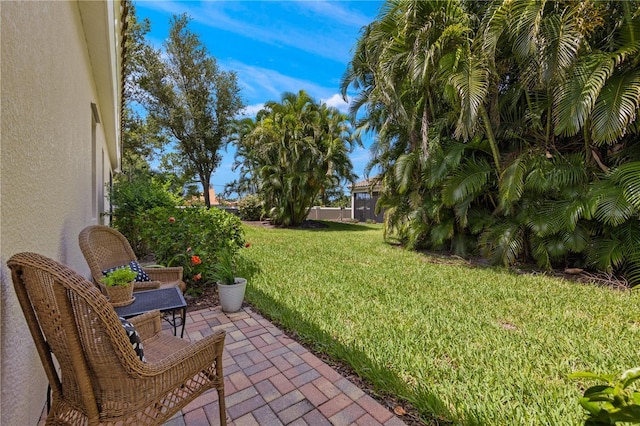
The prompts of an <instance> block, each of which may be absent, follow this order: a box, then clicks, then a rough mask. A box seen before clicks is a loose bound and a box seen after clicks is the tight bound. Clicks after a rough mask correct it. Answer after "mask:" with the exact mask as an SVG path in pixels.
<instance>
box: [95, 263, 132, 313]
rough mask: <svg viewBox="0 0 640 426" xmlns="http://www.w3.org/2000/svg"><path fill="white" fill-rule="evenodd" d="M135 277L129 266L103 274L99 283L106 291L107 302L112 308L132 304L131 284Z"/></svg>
mask: <svg viewBox="0 0 640 426" xmlns="http://www.w3.org/2000/svg"><path fill="white" fill-rule="evenodd" d="M137 275H138V273H137V272H135V271H132V270H131V268H130V267H129V266H125V267H124V268H117V269H114V270H113V271H110V272H107V273H106V274H105V276H104V277H103V278H102V280H101V281H102V284H104V286H105V288H106V289H107V294H108V295H109V302H111V304H112V305H113V306H125V305H128V304H130V303H133V301H134V300H135V297H133V283H134V280H135V279H136V276H137Z"/></svg>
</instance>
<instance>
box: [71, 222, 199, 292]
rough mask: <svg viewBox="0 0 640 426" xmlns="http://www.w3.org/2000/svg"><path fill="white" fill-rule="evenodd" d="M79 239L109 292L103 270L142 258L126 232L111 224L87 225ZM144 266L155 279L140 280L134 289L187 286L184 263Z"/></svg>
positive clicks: (93, 273)
mask: <svg viewBox="0 0 640 426" xmlns="http://www.w3.org/2000/svg"><path fill="white" fill-rule="evenodd" d="M78 241H79V243H80V250H82V254H83V255H84V258H85V259H86V261H87V263H88V264H89V269H90V270H91V276H92V277H93V282H94V283H95V284H96V285H97V286H99V287H100V289H101V290H102V292H103V293H105V290H104V286H103V285H102V283H100V280H101V279H102V277H103V274H102V271H105V270H107V269H109V268H113V267H116V266H122V265H126V264H128V263H129V262H131V261H136V262H137V261H138V259H137V258H136V255H135V254H134V253H133V249H132V248H131V245H130V244H129V241H127V239H126V238H125V236H124V235H122V234H121V233H120V232H118V231H117V230H115V229H113V228H110V227H108V226H102V225H93V226H87V227H86V228H84V229H83V230H82V231H81V232H80V235H79V237H78ZM143 269H144V271H145V272H146V273H147V275H149V277H150V278H151V280H152V281H146V282H137V283H136V284H135V286H134V291H140V290H152V289H156V288H161V287H180V290H182V291H184V290H185V289H186V285H185V283H184V281H182V267H173V268H157V267H153V268H143Z"/></svg>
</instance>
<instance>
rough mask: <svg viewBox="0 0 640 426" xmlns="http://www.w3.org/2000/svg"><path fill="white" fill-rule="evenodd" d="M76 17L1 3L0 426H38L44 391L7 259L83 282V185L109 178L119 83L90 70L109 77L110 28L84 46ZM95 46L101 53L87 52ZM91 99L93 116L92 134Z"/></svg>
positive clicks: (101, 11) (53, 4)
mask: <svg viewBox="0 0 640 426" xmlns="http://www.w3.org/2000/svg"><path fill="white" fill-rule="evenodd" d="M87 3H92V5H91V6H90V7H93V8H95V9H93V10H92V11H91V15H92V16H91V17H90V19H95V20H97V21H99V22H102V23H103V25H106V26H107V27H108V26H109V25H111V26H113V25H114V22H115V21H114V15H115V16H117V14H115V13H114V12H115V11H116V9H115V8H114V4H113V3H112V2H110V3H107V2H87ZM94 12H95V13H94ZM83 14H84V15H86V14H87V13H86V11H85V10H83V9H82V7H81V6H80V5H79V4H78V3H77V2H75V1H49V2H46V1H15V2H6V1H2V2H0V16H1V22H0V28H1V34H0V40H1V50H0V52H1V58H0V59H1V60H0V62H1V68H0V72H1V73H0V85H1V90H0V91H1V109H0V120H1V128H0V154H1V156H0V268H1V269H0V290H1V301H0V332H1V338H0V354H1V357H0V358H1V372H0V381H1V382H0V385H1V389H2V394H1V396H2V397H1V403H0V404H1V405H0V424H2V425H5V424H6V425H35V424H37V421H38V419H39V416H40V413H41V411H42V408H43V405H44V402H45V396H46V388H47V381H46V377H45V375H44V370H43V368H42V364H41V362H40V359H39V357H38V355H37V352H36V350H35V346H34V345H33V341H32V338H31V335H30V334H29V331H28V328H27V326H26V323H25V321H24V317H23V314H22V311H21V310H20V307H19V305H18V302H17V299H16V297H15V292H14V290H13V284H12V281H11V275H10V271H9V269H8V268H7V266H6V261H7V260H8V258H9V257H10V256H11V255H13V254H14V253H18V252H21V251H34V252H37V253H40V254H43V255H45V256H48V257H51V258H53V259H55V260H57V261H59V262H61V263H63V264H66V265H68V266H70V267H71V268H73V269H74V270H76V271H77V272H79V273H81V274H82V275H84V276H87V277H88V276H89V270H88V267H87V265H86V263H85V261H84V258H83V257H82V254H81V252H80V249H79V246H78V233H79V232H80V230H81V229H82V228H84V227H85V226H87V225H90V224H95V223H98V221H99V220H100V217H99V214H96V213H99V212H95V210H94V208H93V206H94V205H95V204H96V203H97V202H98V200H97V198H98V196H97V194H100V193H101V188H96V187H93V188H92V186H93V185H94V182H95V185H99V184H100V182H105V183H106V182H109V173H110V171H111V166H112V165H113V164H117V161H118V158H117V156H114V153H117V152H118V148H117V143H116V141H117V134H118V129H117V123H116V120H117V112H118V107H117V105H118V104H117V103H115V102H114V101H118V99H113V97H110V96H111V95H113V94H115V96H116V97H117V93H119V87H117V82H114V81H112V82H108V83H107V84H112V85H113V87H107V88H105V87H104V85H105V80H102V81H97V80H96V73H95V71H94V70H95V67H96V64H102V65H101V66H104V67H108V68H110V74H108V75H107V78H112V77H113V76H114V75H115V74H114V73H115V72H116V71H117V66H119V64H118V63H115V62H117V61H114V60H113V59H114V55H115V53H117V49H115V48H113V46H115V43H114V40H113V38H114V31H115V30H114V29H113V28H111V30H112V33H111V34H108V33H107V34H98V36H99V37H96V38H95V39H94V40H93V41H89V42H88V41H87V40H90V39H91V37H87V31H92V30H91V28H87V22H86V21H87V18H88V17H87V16H83ZM100 15H104V16H100ZM83 18H84V20H83ZM83 21H84V25H83ZM92 43H93V44H92ZM99 44H103V48H102V49H98V50H97V51H96V49H95V48H96V46H97V45H99ZM105 46H106V47H105ZM109 47H112V48H113V49H112V50H114V51H115V52H109V49H108V48H109ZM96 52H97V53H96ZM105 52H106V53H105ZM101 55H102V56H104V58H102V57H101ZM105 93H106V95H105ZM110 94H111V95H110ZM92 103H94V104H96V105H97V108H98V111H99V114H100V117H101V123H100V124H98V125H97V126H96V127H95V137H92V109H91V104H92ZM103 111H105V113H104V116H105V117H107V119H105V118H103V117H102V115H103ZM94 140H95V149H92V144H93V143H94V142H93V141H94ZM92 155H95V161H92ZM94 164H95V168H96V170H95V172H94V170H93V167H94V166H93V165H94ZM101 168H102V169H101ZM93 173H96V178H95V179H93V178H92V175H93Z"/></svg>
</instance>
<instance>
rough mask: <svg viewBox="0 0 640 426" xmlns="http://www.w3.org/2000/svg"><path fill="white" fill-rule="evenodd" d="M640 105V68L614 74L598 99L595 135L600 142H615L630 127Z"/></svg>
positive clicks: (594, 127)
mask: <svg viewBox="0 0 640 426" xmlns="http://www.w3.org/2000/svg"><path fill="white" fill-rule="evenodd" d="M638 108H640V71H637V72H627V73H623V74H619V75H614V76H612V77H611V78H610V79H609V81H608V82H607V84H606V85H605V87H603V89H602V91H601V92H600V95H599V96H598V99H597V100H596V104H595V107H594V109H593V116H592V126H591V132H592V138H593V142H594V143H595V144H597V145H603V144H612V143H614V142H616V141H617V140H618V139H620V138H621V137H622V136H623V135H624V134H625V133H626V131H627V127H628V126H629V125H630V123H632V122H633V121H634V120H635V118H636V114H637V110H638Z"/></svg>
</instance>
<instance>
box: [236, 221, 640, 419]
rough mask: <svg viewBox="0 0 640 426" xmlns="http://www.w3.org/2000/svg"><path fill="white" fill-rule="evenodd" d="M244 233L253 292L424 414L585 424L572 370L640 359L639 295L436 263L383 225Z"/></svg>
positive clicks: (265, 308)
mask: <svg viewBox="0 0 640 426" xmlns="http://www.w3.org/2000/svg"><path fill="white" fill-rule="evenodd" d="M246 233H247V240H248V241H249V242H251V244H252V245H251V247H250V248H248V249H244V250H243V255H244V257H245V258H246V259H247V263H246V264H245V265H243V269H244V270H243V271H242V273H243V274H244V275H245V276H247V277H248V278H249V285H248V288H247V299H248V301H249V302H251V303H252V304H253V305H254V306H255V307H256V308H257V309H259V310H260V311H261V312H262V313H263V314H264V315H265V316H267V317H269V318H271V319H272V320H274V321H275V322H276V323H278V324H280V325H281V326H282V327H283V328H285V329H287V330H290V331H295V332H296V333H298V334H299V335H300V337H301V338H303V339H304V340H305V341H306V342H307V343H309V344H311V345H313V346H314V347H315V348H316V349H319V350H321V351H323V352H325V353H327V354H329V355H331V356H333V357H334V358H339V359H341V360H344V361H346V362H348V363H349V364H350V365H351V366H353V368H354V369H355V370H356V371H357V372H358V374H360V375H361V376H363V377H366V378H367V379H368V380H369V381H371V382H372V383H373V384H374V385H375V387H376V390H377V391H378V392H380V393H389V394H393V395H397V396H399V397H401V398H404V399H406V400H408V401H410V402H411V403H412V404H413V405H414V406H415V407H417V408H418V409H419V410H420V412H421V413H422V415H423V416H424V418H425V420H426V421H429V419H430V418H433V415H434V413H435V415H436V416H439V417H442V418H444V419H447V420H450V421H452V422H453V423H456V424H470V425H473V424H478V425H489V424H490V425H544V424H548V425H568V424H579V423H580V422H581V420H582V418H583V416H582V411H581V408H580V407H579V405H578V403H577V399H578V397H579V396H580V395H581V383H579V382H576V381H573V380H569V379H567V375H568V374H570V373H572V372H575V371H581V370H590V371H594V372H598V373H617V372H619V371H621V370H624V369H627V368H630V367H635V366H639V365H640V359H639V358H640V357H639V351H638V342H640V305H639V304H638V302H639V297H640V296H639V295H638V294H637V293H636V292H633V293H632V292H621V291H614V290H609V289H606V288H597V287H594V286H589V285H581V284H576V283H570V282H566V281H562V280H559V279H554V278H548V277H544V276H530V275H517V274H514V273H511V272H509V271H507V270H504V269H496V268H472V267H469V266H466V265H465V264H464V263H463V262H460V263H459V264H436V263H432V262H430V261H429V258H427V257H425V256H424V255H421V254H418V253H413V252H408V251H405V250H402V249H400V248H397V247H393V246H390V245H387V244H385V243H384V242H383V240H382V229H381V227H380V226H379V225H378V226H376V225H350V224H331V226H330V227H329V228H327V229H319V230H286V229H265V228H254V227H246ZM586 384H587V385H589V386H591V385H592V384H594V383H592V382H588V383H586ZM582 385H584V384H582Z"/></svg>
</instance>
